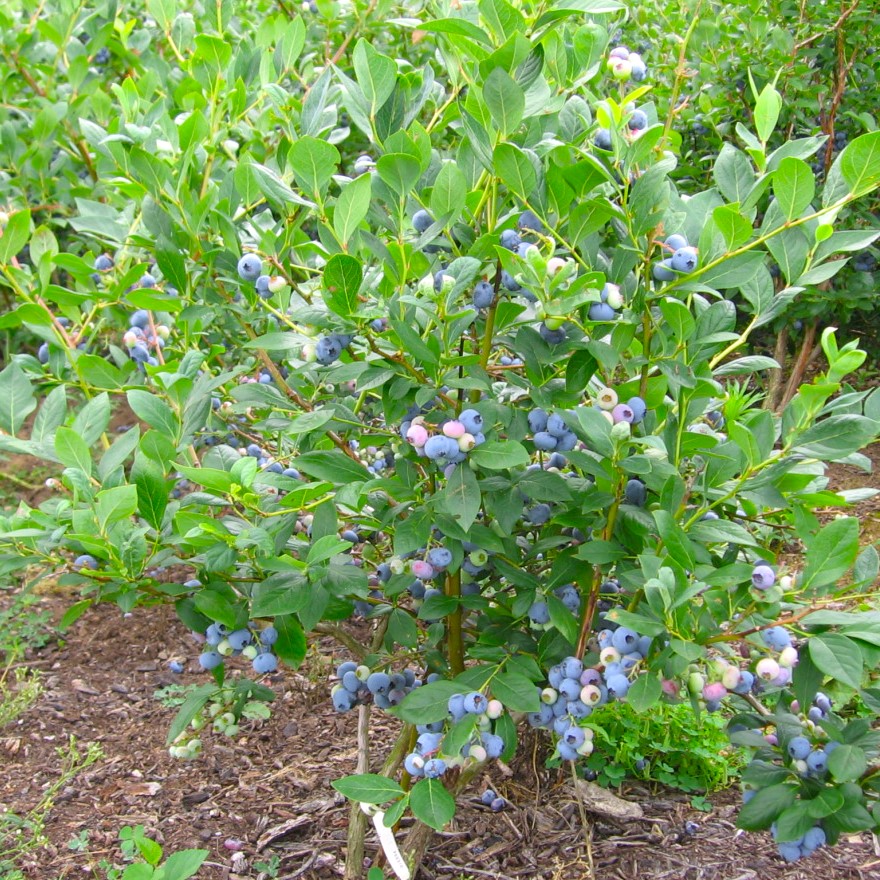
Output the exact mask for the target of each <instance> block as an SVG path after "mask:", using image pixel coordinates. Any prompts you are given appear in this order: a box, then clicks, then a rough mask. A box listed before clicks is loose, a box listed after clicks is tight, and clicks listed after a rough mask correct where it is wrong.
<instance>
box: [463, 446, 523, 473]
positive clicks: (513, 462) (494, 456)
mask: <svg viewBox="0 0 880 880" xmlns="http://www.w3.org/2000/svg"><path fill="white" fill-rule="evenodd" d="M470 461H473V462H474V463H475V464H477V465H479V466H480V467H481V468H485V469H486V470H490V471H498V470H503V469H505V468H517V467H525V466H526V465H527V464H528V463H529V461H530V459H529V453H528V451H527V450H526V448H525V447H524V446H523V445H522V444H521V443H517V442H516V440H489V441H487V442H486V443H483V444H482V445H481V446H477V447H476V448H475V449H474V450H473V451H472V452H471V453H470Z"/></svg>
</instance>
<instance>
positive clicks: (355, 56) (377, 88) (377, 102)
mask: <svg viewBox="0 0 880 880" xmlns="http://www.w3.org/2000/svg"><path fill="white" fill-rule="evenodd" d="M352 63H353V64H354V74H355V77H357V81H358V85H359V86H360V87H361V91H362V92H363V93H364V97H365V98H366V99H367V101H368V102H369V104H370V112H371V114H372V115H375V113H376V111H377V110H378V109H379V108H380V107H381V106H382V105H383V104H384V103H385V102H386V101H387V100H388V99H389V98H390V97H391V93H392V92H393V91H394V86H395V83H396V82H397V64H396V63H395V62H394V60H393V59H391V58H389V57H388V56H387V55H382V54H381V53H380V52H378V51H376V49H374V48H373V46H372V45H371V44H370V42H369V41H368V40H366V39H360V40H358V42H357V45H356V46H355V47H354V52H353V53H352Z"/></svg>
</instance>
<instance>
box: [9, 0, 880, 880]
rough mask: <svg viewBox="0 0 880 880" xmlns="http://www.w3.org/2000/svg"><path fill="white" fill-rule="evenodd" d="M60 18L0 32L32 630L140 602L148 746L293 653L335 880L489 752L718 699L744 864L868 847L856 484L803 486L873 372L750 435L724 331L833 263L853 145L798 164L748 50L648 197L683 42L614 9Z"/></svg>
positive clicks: (553, 744) (391, 9) (873, 802)
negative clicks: (318, 753) (700, 170)
mask: <svg viewBox="0 0 880 880" xmlns="http://www.w3.org/2000/svg"><path fill="white" fill-rule="evenodd" d="M93 6H94V8H93V9H92V10H91V11H86V10H84V9H82V8H80V5H78V4H68V3H63V2H58V3H55V4H47V5H44V6H41V7H40V10H38V11H37V12H34V11H32V10H31V9H30V7H29V6H28V4H24V3H19V4H16V3H12V4H9V6H8V7H7V8H5V9H4V11H3V12H0V20H2V22H3V24H4V28H3V31H2V37H0V40H2V53H3V57H4V58H5V59H6V63H7V64H8V65H9V67H10V69H11V70H12V71H13V73H14V75H13V76H12V77H11V81H8V82H7V84H6V85H4V87H3V88H5V89H7V90H8V91H9V94H8V95H7V98H8V99H9V101H10V104H12V103H13V102H14V101H15V100H19V101H20V100H21V99H20V93H21V92H22V91H24V92H26V94H27V101H26V102H25V107H26V110H25V109H24V108H23V109H22V111H21V112H20V113H19V112H13V110H10V109H9V108H8V107H6V106H4V108H3V110H2V113H3V117H2V123H0V148H2V150H3V153H4V158H5V167H6V169H7V170H6V171H5V172H4V174H6V175H7V176H8V178H9V179H8V180H7V181H6V183H7V198H8V204H7V205H6V207H5V211H4V213H3V216H2V217H0V220H2V223H3V234H2V237H0V284H2V287H3V290H4V293H5V295H6V297H7V300H8V303H9V308H8V310H7V312H6V313H5V315H4V316H3V317H2V321H3V326H4V328H5V329H6V330H7V334H8V335H7V342H8V344H9V346H10V347H9V350H8V355H9V357H8V364H7V365H6V367H5V368H4V369H3V371H2V373H0V429H2V436H0V449H2V450H3V451H4V452H7V453H18V454H27V455H30V456H34V457H36V458H39V459H42V460H43V461H45V462H47V463H48V464H49V465H50V466H52V467H54V468H55V469H56V476H54V477H52V478H50V480H49V484H50V486H51V488H52V489H53V490H54V492H53V496H52V497H51V498H50V499H49V500H48V501H46V502H44V503H42V504H41V505H39V507H38V508H32V507H29V506H28V505H26V504H24V503H21V504H20V505H19V507H18V508H17V509H16V510H15V511H14V512H12V513H9V514H8V515H6V516H4V517H3V518H2V519H0V550H2V554H0V564H2V567H3V571H4V572H5V573H6V574H7V575H12V574H13V573H15V572H22V573H23V572H25V571H28V572H29V576H33V572H34V571H35V570H38V571H44V572H48V571H60V572H61V573H62V578H61V579H62V582H63V583H66V584H71V585H74V586H76V587H77V588H78V590H79V591H80V594H81V599H80V600H79V601H78V602H77V603H76V604H74V605H73V606H72V607H71V609H70V611H69V612H68V614H67V617H66V621H65V622H66V623H67V624H69V623H71V622H72V621H73V620H75V619H76V618H77V617H78V616H79V615H81V614H82V613H84V612H85V611H86V610H87V609H88V607H89V606H90V605H92V604H94V603H96V602H102V601H110V602H115V603H117V604H118V605H119V606H120V607H121V608H122V609H123V610H129V609H131V608H132V607H134V606H135V605H148V606H149V605H154V604H157V603H166V602H167V603H174V605H175V607H176V609H177V612H178V615H179V617H180V619H181V620H182V621H183V622H184V623H185V624H186V625H187V626H189V627H190V628H191V629H192V630H194V631H195V632H196V633H198V634H199V635H200V636H203V637H204V648H203V652H202V654H201V656H200V658H199V662H200V664H201V666H202V667H203V669H204V670H205V672H206V683H205V684H204V686H201V687H199V688H197V689H196V690H194V691H192V692H190V693H189V694H188V695H187V697H186V699H185V700H184V702H183V705H182V706H181V707H180V710H179V712H178V715H177V718H176V720H175V721H174V723H173V724H172V726H171V730H170V732H169V737H168V745H169V748H170V749H171V750H172V754H174V755H175V756H176V757H180V758H184V759H190V758H196V757H197V756H198V754H199V752H200V750H201V748H202V739H201V738H202V736H204V735H206V733H207V732H208V730H209V729H213V732H215V733H217V734H220V733H226V734H230V735H231V734H234V733H235V732H237V730H238V725H239V722H240V721H241V719H242V717H256V716H255V715H254V714H253V713H255V712H256V711H257V710H255V708H254V707H255V706H257V705H259V704H260V703H262V702H267V701H271V698H272V696H273V694H272V691H271V689H270V688H269V687H267V686H266V685H265V684H264V683H263V682H262V681H261V680H260V679H261V678H262V677H263V676H265V675H267V674H270V673H273V672H275V671H276V670H277V669H279V667H283V666H287V667H294V668H295V667H296V666H298V665H299V664H300V663H302V661H303V659H304V658H305V656H306V652H307V648H308V646H309V644H310V640H313V639H314V638H315V637H316V635H320V636H327V635H330V636H333V637H335V639H336V640H337V642H338V644H339V653H338V656H337V657H336V661H335V664H334V665H336V666H337V668H336V670H335V675H334V676H333V681H332V683H331V686H330V688H329V689H328V690H329V693H328V696H327V699H328V705H329V703H330V702H332V705H333V706H334V707H335V709H336V710H337V711H339V712H349V711H356V714H357V716H358V724H357V728H358V733H357V736H358V746H359V768H358V772H357V773H356V774H355V775H352V776H348V777H346V778H344V779H341V780H339V781H338V782H337V783H335V784H336V786H337V788H338V789H339V790H340V791H341V792H343V793H344V794H345V795H346V796H348V797H349V798H351V799H352V801H353V807H352V819H351V835H350V840H349V843H350V849H349V862H350V864H349V866H348V875H349V876H351V877H356V876H360V872H361V870H362V868H361V865H362V861H363V860H362V858H361V855H362V846H363V843H362V840H363V834H364V830H365V824H366V815H365V812H364V810H366V811H369V812H372V813H374V821H375V823H376V825H377V828H380V829H382V830H383V833H386V831H387V829H391V828H392V827H393V826H395V825H396V824H397V822H398V820H399V819H400V818H401V816H402V815H403V814H404V813H405V812H406V811H410V812H411V813H412V815H413V816H414V817H415V818H416V819H417V820H418V822H417V823H416V824H415V825H414V826H413V830H412V831H411V832H410V834H409V837H408V839H407V840H406V841H405V842H404V850H405V854H406V858H407V859H408V860H409V863H410V865H411V866H413V865H416V864H417V863H418V861H419V860H420V858H421V856H422V854H423V852H424V848H425V846H426V843H427V840H428V835H429V834H430V832H431V829H439V828H442V827H443V826H444V825H445V824H446V823H447V822H449V821H450V820H451V819H452V817H453V815H454V812H455V800H456V797H457V796H458V795H460V794H461V793H462V792H464V791H465V790H466V788H467V786H468V785H469V783H471V781H472V780H473V779H474V777H475V776H476V774H477V773H478V771H479V770H480V769H481V768H482V767H483V766H484V765H485V762H487V761H493V760H499V759H500V760H505V761H509V760H510V759H511V758H512V757H513V756H514V754H515V752H516V749H517V744H518V740H519V739H520V738H521V737H523V736H525V735H530V736H531V735H539V736H541V737H542V738H543V740H544V741H545V742H546V744H547V756H548V757H547V760H548V762H549V763H550V764H551V765H553V764H556V763H558V764H560V765H564V766H566V767H568V766H570V767H571V768H572V772H574V773H577V772H580V773H584V772H586V773H588V774H589V773H593V774H595V769H593V768H591V767H590V756H591V754H592V753H593V751H594V749H596V748H597V747H598V745H599V743H600V742H601V741H602V739H603V734H604V728H603V726H602V722H601V719H602V717H603V716H605V717H607V716H609V714H611V715H613V713H614V712H615V707H625V709H624V708H621V709H620V711H621V713H623V712H624V711H625V712H627V713H632V712H634V713H636V714H641V713H647V712H650V711H652V710H653V709H654V708H655V707H657V706H659V705H661V704H663V705H664V706H666V705H667V704H668V705H669V706H670V707H681V706H690V707H691V709H692V711H693V712H694V713H696V715H697V716H700V715H701V714H702V713H721V716H720V717H723V718H724V719H725V720H726V722H727V731H728V733H729V735H730V737H731V739H732V741H733V742H734V743H735V744H737V745H738V746H741V747H743V748H745V749H747V750H748V755H749V758H750V763H749V764H748V766H747V767H746V769H745V770H744V772H743V780H744V784H745V790H744V806H743V808H742V810H741V812H740V815H739V823H740V825H741V827H743V828H745V829H748V830H758V829H764V828H771V829H772V833H773V835H774V838H775V840H776V841H777V843H778V845H779V851H780V854H781V856H782V857H783V858H785V859H796V858H800V857H801V856H805V855H808V854H809V853H811V852H813V851H814V850H816V849H817V848H818V847H819V846H822V845H824V844H826V843H827V844H833V843H835V842H836V841H837V840H838V838H839V837H840V835H841V834H844V833H848V832H854V831H860V830H868V829H876V828H877V827H878V825H880V806H878V793H880V770H878V768H880V764H878V759H880V737H878V734H877V732H876V731H875V730H873V729H872V720H873V719H874V718H875V716H876V713H877V712H878V711H880V688H877V687H876V686H875V684H874V682H875V677H876V668H877V665H878V661H880V653H878V645H880V617H878V612H877V611H876V610H874V606H873V604H872V602H873V598H872V590H873V587H874V583H875V581H876V578H877V574H878V555H877V552H876V550H875V549H874V548H873V546H871V545H867V546H865V547H860V539H859V521H858V519H857V518H856V517H854V516H850V515H847V514H846V508H847V506H848V505H849V504H851V503H852V502H855V501H858V500H860V499H863V498H865V497H868V496H869V495H870V494H871V493H872V492H873V490H870V489H864V490H849V491H845V492H834V491H831V490H830V489H829V488H828V478H827V476H826V468H827V465H828V463H830V462H841V461H842V462H847V463H850V464H856V465H861V466H862V467H864V468H865V469H867V467H868V464H869V462H868V459H867V458H866V457H865V456H864V455H862V454H861V453H860V450H861V449H863V447H865V446H866V445H867V444H868V443H870V442H871V441H873V440H875V439H876V438H877V436H878V433H880V392H878V391H874V392H873V393H869V392H867V391H859V390H855V389H854V388H853V387H851V386H850V385H849V384H848V383H847V377H848V376H850V375H851V374H852V373H853V372H854V371H856V370H858V368H859V367H860V366H861V365H862V363H863V361H864V358H865V354H864V352H862V351H860V350H859V349H858V348H857V347H856V345H855V343H853V342H849V343H846V344H844V343H843V342H842V341H840V340H838V338H837V333H836V331H835V329H834V328H833V327H827V328H825V329H824V330H823V331H822V332H821V334H820V337H819V342H820V345H821V350H822V353H823V357H824V361H825V363H824V365H823V369H821V370H820V371H819V372H818V373H817V374H816V375H815V376H814V378H813V379H812V380H811V381H810V382H805V383H803V384H801V385H800V386H799V387H798V388H797V389H793V393H792V395H791V398H790V400H789V402H788V405H787V406H786V407H785V408H784V410H783V411H782V412H781V413H779V414H776V413H774V412H773V411H772V409H771V408H768V407H766V406H765V405H764V404H765V399H764V393H763V390H762V389H764V387H765V384H764V378H763V377H764V376H766V374H767V372H768V371H770V370H773V369H776V368H778V366H779V364H778V363H777V362H776V361H775V360H774V359H773V358H771V357H768V356H765V355H760V354H755V353H753V351H752V349H751V348H750V342H751V340H752V338H753V337H754V335H755V334H756V333H758V332H759V331H760V330H761V328H767V327H770V326H771V325H773V323H774V322H775V321H777V320H778V319H780V317H781V316H783V315H785V314H786V313H787V311H786V310H787V309H789V307H790V306H791V304H792V303H794V302H797V301H798V298H799V296H801V295H802V294H803V293H804V292H805V291H809V290H810V289H812V288H814V287H815V286H816V285H820V284H822V283H824V282H825V281H827V280H828V279H831V278H832V277H833V276H834V275H835V274H836V272H837V271H838V270H839V269H840V268H841V267H842V266H843V265H844V264H845V261H846V259H847V258H848V255H851V254H853V253H856V252H862V251H864V250H865V248H867V247H869V246H870V245H871V244H872V243H873V241H874V240H875V238H876V236H877V233H876V232H875V231H874V230H873V229H872V228H863V227H862V226H861V225H860V224H859V223H856V222H850V221H854V219H855V218H857V216H858V212H859V211H860V210H862V206H864V205H865V204H866V203H868V202H869V200H870V199H871V198H873V197H874V194H875V193H876V191H877V189H878V186H880V133H878V132H875V131H874V132H867V133H865V134H862V135H860V136H859V137H855V138H853V139H852V140H851V141H850V142H849V143H848V144H846V146H844V147H843V148H842V149H840V150H839V152H838V153H837V155H836V157H835V158H834V160H833V162H831V163H830V165H828V167H827V172H826V173H824V174H823V176H822V179H821V180H817V177H816V175H815V174H814V171H813V169H812V168H811V165H810V163H811V162H814V161H816V156H817V155H819V154H820V152H821V151H822V150H823V149H825V150H826V153H825V155H826V156H827V155H828V153H827V145H828V142H827V141H826V139H825V136H818V135H808V136H806V137H797V136H796V134H797V133H796V132H793V131H790V130H788V131H785V132H784V133H783V134H780V130H779V127H778V123H779V120H780V118H781V114H782V111H783V106H784V101H783V98H782V92H781V91H780V89H782V88H784V76H785V71H782V73H781V75H780V77H779V78H778V79H777V78H776V77H775V76H774V77H773V78H771V79H770V80H768V81H767V82H766V83H765V84H763V85H755V88H754V94H753V95H752V97H751V99H750V113H749V122H748V123H746V122H743V123H740V124H739V125H737V126H736V128H735V129H734V130H732V131H730V132H726V133H724V141H723V145H722V146H721V147H720V148H719V149H718V150H717V151H716V152H715V153H711V152H709V153H707V154H706V155H704V156H702V157H701V159H700V161H701V162H703V163H706V167H710V168H711V173H709V174H708V175H706V174H701V175H699V176H694V175H689V174H686V173H685V174H682V173H681V164H680V163H681V158H682V155H683V153H682V150H683V139H682V135H681V132H680V131H679V130H678V126H679V123H680V109H681V105H680V104H678V103H677V100H676V96H677V94H678V92H679V91H680V86H681V81H682V77H683V76H684V73H683V71H684V70H685V66H686V64H687V61H688V58H689V55H688V53H689V47H690V41H691V39H692V38H693V35H694V33H696V32H697V31H698V29H699V28H700V27H703V28H705V27H706V25H705V21H706V20H705V19H703V18H701V17H700V15H694V16H692V18H691V21H690V24H689V26H688V27H687V30H686V31H683V32H681V33H680V34H678V35H677V36H678V40H677V51H678V61H677V63H676V62H673V63H674V64H675V66H674V67H673V68H672V69H670V67H669V66H667V67H666V68H662V67H661V68H655V66H654V64H653V62H652V60H651V56H650V53H649V52H647V51H645V52H644V53H643V52H640V51H636V49H637V48H639V47H635V48H634V47H633V46H627V45H624V44H621V42H619V41H616V40H611V39H610V37H609V34H613V33H615V32H616V29H617V28H618V27H619V26H620V25H621V24H626V22H627V16H626V11H625V10H624V8H623V6H622V4H620V3H618V2H615V0H561V2H557V3H552V4H534V5H532V4H524V5H512V4H510V3H508V2H507V0H481V2H479V3H453V4H446V3H428V4H425V5H424V6H420V5H418V4H407V5H404V6H400V7H398V6H395V5H394V4H392V3H390V2H385V0H382V2H376V0H371V2H369V3H362V2H358V3H354V4H351V5H349V4H341V3H330V2H324V0H317V2H316V3H315V4H314V5H306V6H305V7H304V8H303V9H302V10H300V9H294V8H292V7H291V6H290V4H288V3H278V4H276V5H274V6H273V5H272V4H246V3H240V4H237V3H233V2H230V0H224V2H219V3H217V4H208V5H206V6H205V7H204V8H202V7H201V6H199V5H198V4H196V5H194V8H193V11H192V12H187V11H180V10H179V7H178V4H176V3H175V2H173V0H147V2H145V4H144V9H143V10H142V11H141V12H140V13H139V14H133V15H131V16H130V17H125V16H123V15H122V14H121V13H120V11H119V10H118V9H117V5H116V3H115V2H112V0H107V2H104V3H97V4H93ZM255 7H260V12H261V14H260V15H256V16H255V15H253V14H252V12H253V9H254V8H255ZM264 7H265V8H264ZM741 74H742V76H745V77H749V71H748V70H746V69H744V70H742V72H741ZM699 75H700V74H699V72H695V73H694V76H699ZM751 81H752V82H754V78H751ZM655 82H657V83H658V84H659V86H658V91H657V93H656V95H655V93H654V91H653V85H654V83H655ZM664 94H665V95H669V99H668V100H660V98H659V96H660V95H664ZM16 96H19V97H16ZM688 161H693V156H692V155H691V156H690V158H689V160H688ZM13 172H14V173H13ZM777 267H778V276H779V277H778V278H775V277H774V274H776V270H777ZM19 341H20V342H21V344H20V345H18V344H17V343H18V342H19ZM114 413H123V422H125V424H122V425H121V426H120V427H119V428H114V429H113V430H111V427H110V426H111V417H112V416H113V414H114ZM126 413H128V416H127V417H125V414H126ZM31 417H32V418H31ZM114 424H115V422H114ZM181 570H187V571H188V572H189V576H178V574H177V573H178V572H180V571H181ZM169 572H170V573H172V574H173V576H171V575H169ZM352 619H353V620H354V623H355V625H354V626H352V625H351V624H350V623H349V621H350V620H352ZM230 667H231V668H233V669H234V670H235V672H236V674H235V675H229V674H228V672H229V668H230ZM240 673H243V674H240ZM249 676H250V677H249ZM251 678H253V680H251ZM856 703H857V704H858V706H859V707H860V708H859V711H853V708H852V707H853V706H854V705H856ZM600 707H601V708H600ZM594 710H595V711H594ZM377 711H381V712H386V713H389V714H391V715H393V716H396V717H397V718H398V719H399V720H400V722H401V729H400V734H399V737H398V739H397V742H396V743H395V744H394V745H393V746H392V747H391V748H390V750H389V752H388V754H387V755H384V756H383V758H382V759H381V760H379V759H378V758H376V757H372V758H371V756H370V754H369V751H370V749H369V745H370V742H369V720H370V716H371V713H373V712H377ZM245 712H250V713H251V715H250V716H248V715H244V714H243V713H245ZM530 728H531V729H534V730H536V731H537V732H538V733H536V734H527V731H528V730H529V729H530ZM637 760H642V759H637ZM490 794H491V795H492V797H489V795H490ZM482 797H483V798H485V799H486V803H487V804H488V805H489V806H490V807H491V808H492V809H503V808H504V807H505V802H504V799H503V798H499V797H498V796H497V795H496V793H495V792H484V793H482ZM376 808H382V810H381V813H376V812H375V810H376ZM383 817H384V818H383Z"/></svg>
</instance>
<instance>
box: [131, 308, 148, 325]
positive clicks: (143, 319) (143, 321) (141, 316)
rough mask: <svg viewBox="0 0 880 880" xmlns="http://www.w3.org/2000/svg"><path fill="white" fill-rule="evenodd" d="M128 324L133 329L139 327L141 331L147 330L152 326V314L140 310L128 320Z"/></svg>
mask: <svg viewBox="0 0 880 880" xmlns="http://www.w3.org/2000/svg"><path fill="white" fill-rule="evenodd" d="M128 323H129V325H130V326H131V327H138V328H139V329H141V330H146V329H147V327H149V326H150V313H149V312H148V311H147V310H146V309H138V310H137V311H136V312H133V313H132V316H131V317H130V318H129V319H128Z"/></svg>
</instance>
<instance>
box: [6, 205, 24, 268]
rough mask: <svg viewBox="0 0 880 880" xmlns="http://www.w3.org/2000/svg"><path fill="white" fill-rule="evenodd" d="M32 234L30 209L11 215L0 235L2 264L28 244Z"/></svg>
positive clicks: (10, 260)
mask: <svg viewBox="0 0 880 880" xmlns="http://www.w3.org/2000/svg"><path fill="white" fill-rule="evenodd" d="M30 234H31V215H30V211H16V212H15V213H14V214H12V215H11V216H10V217H9V220H8V221H7V223H6V226H5V227H4V229H3V234H2V235H0V265H3V266H6V265H8V264H9V263H10V262H12V258H13V257H14V256H15V255H16V254H17V253H18V252H19V251H20V250H21V249H22V248H23V247H24V246H25V245H26V244H27V240H28V237H29V236H30Z"/></svg>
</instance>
